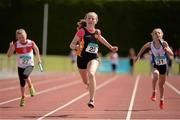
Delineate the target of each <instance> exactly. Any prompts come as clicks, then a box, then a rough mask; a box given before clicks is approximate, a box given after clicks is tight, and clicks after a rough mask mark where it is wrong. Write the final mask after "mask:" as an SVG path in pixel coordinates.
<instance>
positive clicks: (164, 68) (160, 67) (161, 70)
mask: <svg viewBox="0 0 180 120" xmlns="http://www.w3.org/2000/svg"><path fill="white" fill-rule="evenodd" d="M153 67H154V68H155V69H157V70H158V71H159V73H160V74H161V75H165V74H166V73H167V68H168V67H167V65H166V64H165V65H156V64H154V65H153Z"/></svg>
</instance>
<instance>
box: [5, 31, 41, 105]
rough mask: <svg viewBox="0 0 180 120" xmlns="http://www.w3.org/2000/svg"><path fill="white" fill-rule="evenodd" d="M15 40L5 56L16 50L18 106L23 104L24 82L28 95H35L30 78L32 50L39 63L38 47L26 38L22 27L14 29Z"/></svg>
mask: <svg viewBox="0 0 180 120" xmlns="http://www.w3.org/2000/svg"><path fill="white" fill-rule="evenodd" d="M16 38H17V41H16V42H11V43H10V46H9V49H8V52H7V56H8V57H11V56H12V55H13V53H14V51H16V54H17V63H18V75H19V80H20V86H21V95H22V97H21V101H20V106H21V107H22V106H24V105H25V85H26V82H27V83H28V86H29V91H30V95H31V96H32V97H33V96H34V95H35V89H34V87H33V84H32V82H31V79H30V76H29V75H30V74H31V72H32V71H33V67H34V55H33V50H34V51H35V53H36V56H37V60H38V63H41V59H40V54H39V49H38V47H37V45H36V44H35V42H34V41H32V40H29V39H27V34H26V31H25V30H24V29H18V30H16Z"/></svg>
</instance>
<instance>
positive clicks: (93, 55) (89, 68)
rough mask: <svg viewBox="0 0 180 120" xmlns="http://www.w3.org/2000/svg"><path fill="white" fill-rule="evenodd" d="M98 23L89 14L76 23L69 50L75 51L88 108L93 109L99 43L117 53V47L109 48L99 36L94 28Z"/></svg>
mask: <svg viewBox="0 0 180 120" xmlns="http://www.w3.org/2000/svg"><path fill="white" fill-rule="evenodd" d="M97 22H98V15H97V14H96V13H95V12H89V13H87V14H86V15H85V18H84V19H82V20H80V22H78V28H77V30H78V31H77V33H76V34H75V36H74V38H73V40H72V42H71V44H70V48H71V49H75V50H76V51H77V66H78V69H79V73H80V75H81V78H82V79H83V82H84V83H85V84H86V85H87V86H88V88H89V94H90V100H89V102H88V106H89V107H90V108H94V97H95V89H96V79H95V73H96V70H97V68H98V65H99V61H98V49H99V42H101V43H102V44H104V45H105V46H106V47H108V48H109V49H110V50H111V51H117V50H118V47H117V46H111V45H110V44H109V43H108V42H107V41H106V40H105V38H104V37H103V36H102V35H101V32H100V30H99V29H96V28H95V25H96V24H97Z"/></svg>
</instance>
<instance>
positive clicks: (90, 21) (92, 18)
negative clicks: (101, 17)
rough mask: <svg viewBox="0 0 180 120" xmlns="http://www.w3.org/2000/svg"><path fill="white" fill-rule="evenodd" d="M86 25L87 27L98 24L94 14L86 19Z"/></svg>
mask: <svg viewBox="0 0 180 120" xmlns="http://www.w3.org/2000/svg"><path fill="white" fill-rule="evenodd" d="M86 23H87V25H93V26H94V25H95V24H96V23H97V16H96V15H94V14H89V15H87V17H86Z"/></svg>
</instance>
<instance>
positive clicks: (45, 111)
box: [0, 73, 180, 120]
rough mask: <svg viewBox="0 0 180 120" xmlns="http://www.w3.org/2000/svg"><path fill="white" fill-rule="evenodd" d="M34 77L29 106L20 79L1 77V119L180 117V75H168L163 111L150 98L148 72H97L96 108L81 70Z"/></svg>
mask: <svg viewBox="0 0 180 120" xmlns="http://www.w3.org/2000/svg"><path fill="white" fill-rule="evenodd" d="M31 78H32V81H33V84H34V86H35V88H36V91H37V95H36V96H35V97H29V95H28V94H29V93H28V90H27V98H26V105H25V107H19V100H20V90H19V81H18V78H8V79H4V80H2V79H1V80H0V119H1V120H3V119H8V120H11V119H12V120H15V119H18V120H20V119H28V120H42V119H44V120H50V119H53V120H54V119H58V120H121V119H125V120H130V119H137V120H139V119H141V120H142V119H148V120H150V119H153V120H162V119H166V120H167V119H169V120H172V119H180V76H169V77H168V80H167V82H166V85H165V109H163V110H161V109H159V99H157V101H156V102H152V101H151V100H150V95H151V92H152V91H151V77H150V76H148V75H147V76H141V75H137V76H130V75H111V74H97V75H96V78H97V91H96V97H95V108H94V109H89V108H88V107H87V102H88V98H89V94H88V91H87V89H86V87H85V85H84V84H83V83H82V80H81V79H80V76H79V74H78V73H77V74H72V73H42V74H38V75H32V77H31ZM158 93H159V92H158ZM158 95H159V94H158Z"/></svg>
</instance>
